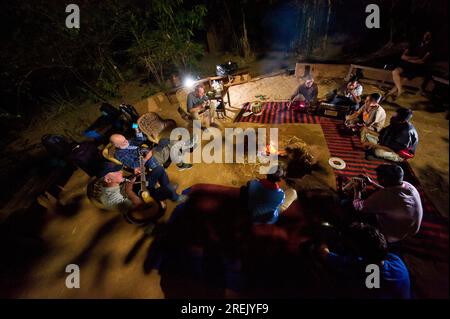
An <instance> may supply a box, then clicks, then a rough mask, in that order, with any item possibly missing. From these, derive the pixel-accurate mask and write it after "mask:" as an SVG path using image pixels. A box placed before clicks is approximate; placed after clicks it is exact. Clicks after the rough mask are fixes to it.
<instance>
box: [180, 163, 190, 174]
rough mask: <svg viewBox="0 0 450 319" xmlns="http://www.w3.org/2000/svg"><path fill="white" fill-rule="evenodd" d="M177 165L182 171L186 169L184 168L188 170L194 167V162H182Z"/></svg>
mask: <svg viewBox="0 0 450 319" xmlns="http://www.w3.org/2000/svg"><path fill="white" fill-rule="evenodd" d="M177 167H178V170H179V171H180V172H181V171H184V170H187V169H191V168H192V164H188V163H180V164H178V165H177Z"/></svg>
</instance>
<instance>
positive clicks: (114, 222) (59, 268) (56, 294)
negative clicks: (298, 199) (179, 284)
mask: <svg viewBox="0 0 450 319" xmlns="http://www.w3.org/2000/svg"><path fill="white" fill-rule="evenodd" d="M246 126H247V127H249V126H258V125H251V124H249V125H246ZM279 130H280V131H279V133H280V136H281V135H282V136H283V139H285V138H289V137H291V136H297V137H298V138H300V139H302V140H304V141H305V142H306V143H307V144H308V145H309V146H310V147H311V152H312V153H313V154H314V157H315V159H316V160H317V161H318V162H319V165H320V166H321V168H322V169H321V170H319V171H318V172H314V173H313V175H312V176H310V177H308V178H307V179H306V182H305V185H313V186H314V187H315V188H316V187H317V185H319V187H322V188H334V186H335V185H334V184H335V182H334V174H333V172H332V170H331V168H329V167H328V166H327V165H326V163H327V159H328V157H329V153H328V150H327V148H326V147H325V145H326V144H325V139H324V136H323V134H322V130H321V128H320V126H319V125H310V124H305V125H303V124H299V125H283V126H282V127H279ZM204 144H206V143H204ZM248 165H249V164H215V163H213V164H194V167H193V168H192V169H191V170H189V171H183V172H179V171H178V170H177V169H176V168H175V167H174V165H172V166H170V167H169V169H168V174H169V176H170V178H171V181H172V182H175V183H178V184H179V187H180V189H185V188H187V187H189V186H191V185H193V184H196V183H212V184H222V185H228V186H234V187H239V186H241V185H243V184H244V183H245V182H246V181H248V180H249V179H250V178H253V177H256V176H258V173H257V170H249V166H248ZM88 180H89V177H88V176H87V175H86V174H85V173H83V172H82V171H80V170H77V171H76V172H75V173H74V175H73V176H72V177H71V179H70V180H69V182H68V183H67V185H65V187H64V190H63V192H62V193H61V198H60V202H61V203H62V205H61V206H57V205H56V199H54V198H51V197H47V198H44V197H42V198H41V199H40V202H41V203H42V204H43V205H44V206H46V207H47V213H46V216H47V217H46V223H45V227H44V229H43V231H42V234H41V238H42V239H43V240H44V241H45V242H46V243H50V245H51V246H50V248H49V250H48V253H47V254H46V255H45V258H42V259H41V260H40V261H39V262H38V263H36V264H34V265H33V271H32V272H29V273H28V275H27V276H26V278H23V280H24V281H25V283H24V285H23V286H22V287H21V288H20V290H18V291H17V292H16V295H15V297H20V298H163V297H164V292H163V291H162V290H161V288H160V276H159V274H158V271H157V270H155V269H150V268H151V267H149V264H151V260H152V256H153V255H152V254H153V251H152V240H153V238H152V237H148V236H145V235H144V233H143V229H142V228H138V227H136V226H133V225H130V224H127V223H126V222H125V221H124V220H123V218H122V217H121V216H119V215H118V214H116V213H112V212H104V211H101V210H99V209H97V208H95V207H94V206H93V205H92V204H91V203H90V202H89V200H88V199H87V197H86V196H85V189H86V187H85V185H86V184H87V183H88ZM308 180H310V181H311V182H308ZM305 185H303V188H305ZM320 185H321V186H320ZM168 204H169V205H168V211H167V213H166V214H165V216H164V217H162V218H161V220H160V222H161V223H164V221H167V219H168V218H169V217H170V215H171V211H172V210H173V208H174V204H173V203H168ZM68 264H77V265H79V266H80V270H81V283H80V286H81V287H80V289H67V288H66V286H65V278H66V277H65V276H66V274H65V272H64V269H65V267H66V265H68ZM43 287H45V289H43ZM187 297H188V296H187Z"/></svg>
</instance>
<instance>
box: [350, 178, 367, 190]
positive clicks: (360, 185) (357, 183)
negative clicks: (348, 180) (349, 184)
mask: <svg viewBox="0 0 450 319" xmlns="http://www.w3.org/2000/svg"><path fill="white" fill-rule="evenodd" d="M364 188H366V183H365V181H364V180H360V179H354V180H353V189H354V190H355V191H362V190H363V189H364Z"/></svg>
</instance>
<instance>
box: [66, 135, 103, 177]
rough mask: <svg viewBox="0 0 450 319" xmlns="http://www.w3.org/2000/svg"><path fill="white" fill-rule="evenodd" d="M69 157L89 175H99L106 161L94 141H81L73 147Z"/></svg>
mask: <svg viewBox="0 0 450 319" xmlns="http://www.w3.org/2000/svg"><path fill="white" fill-rule="evenodd" d="M68 159H69V160H70V161H71V162H72V163H73V164H74V165H75V166H77V167H79V168H81V169H82V170H83V171H85V172H86V173H87V174H88V175H89V176H91V177H92V176H97V174H98V173H99V171H100V167H101V165H102V164H103V163H104V162H105V161H106V160H105V159H104V158H103V156H102V155H101V152H100V150H99V149H98V148H97V146H96V144H95V143H93V142H81V143H80V144H77V145H75V147H73V148H72V150H71V153H70V155H69V157H68Z"/></svg>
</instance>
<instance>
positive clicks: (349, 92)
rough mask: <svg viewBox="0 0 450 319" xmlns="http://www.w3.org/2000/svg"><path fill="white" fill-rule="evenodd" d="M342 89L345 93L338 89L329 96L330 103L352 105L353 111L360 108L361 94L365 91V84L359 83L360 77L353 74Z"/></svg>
mask: <svg viewBox="0 0 450 319" xmlns="http://www.w3.org/2000/svg"><path fill="white" fill-rule="evenodd" d="M342 91H343V92H342V94H343V95H340V94H338V92H337V90H335V91H334V92H333V93H332V94H331V95H330V96H328V98H327V101H328V103H330V104H334V105H342V106H350V108H351V112H356V111H357V110H358V109H359V104H360V103H361V95H362V93H363V86H362V85H361V83H359V81H358V78H357V77H356V76H353V77H352V78H351V79H350V80H349V81H348V83H347V85H346V86H345V88H344V89H343V90H342Z"/></svg>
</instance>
